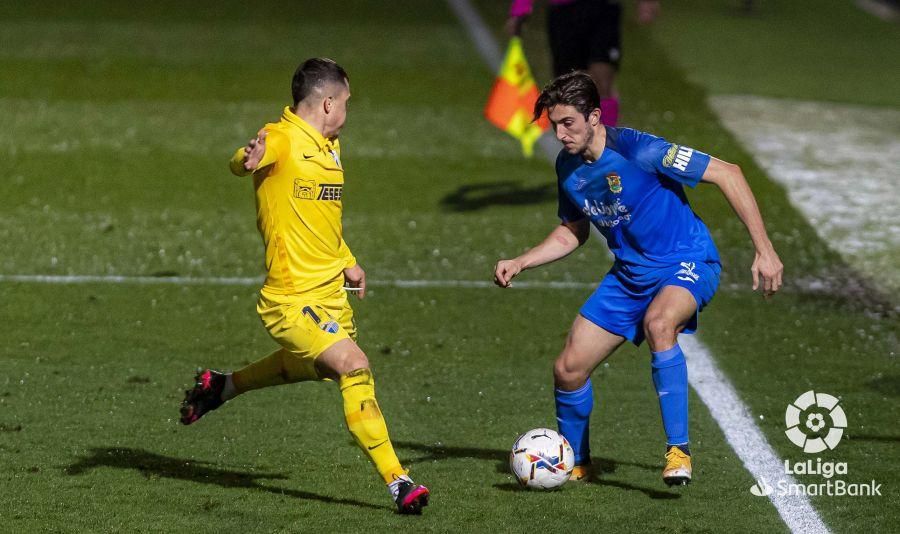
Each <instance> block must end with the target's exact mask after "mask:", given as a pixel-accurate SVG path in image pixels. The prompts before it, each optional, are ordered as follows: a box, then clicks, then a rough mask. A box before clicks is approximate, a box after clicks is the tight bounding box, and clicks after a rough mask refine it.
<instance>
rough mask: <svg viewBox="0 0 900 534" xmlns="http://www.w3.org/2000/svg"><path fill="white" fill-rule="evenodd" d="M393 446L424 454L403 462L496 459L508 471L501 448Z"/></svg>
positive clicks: (603, 467)
mask: <svg viewBox="0 0 900 534" xmlns="http://www.w3.org/2000/svg"><path fill="white" fill-rule="evenodd" d="M394 447H396V448H398V449H408V450H413V451H416V452H420V453H424V456H419V457H418V458H411V459H406V460H405V461H404V463H411V464H416V463H424V462H432V461H436V460H447V459H450V458H472V459H475V460H496V461H497V462H498V463H497V471H498V472H503V473H506V472H508V471H509V451H508V450H501V449H482V448H478V447H450V446H447V445H443V444H435V445H425V444H424V443H413V442H411V441H395V442H394ZM591 462H592V463H593V464H594V467H595V468H597V469H598V470H599V472H600V473H615V472H616V469H618V467H619V466H620V465H627V466H630V467H638V468H640V469H647V470H650V471H656V470H657V469H659V468H660V466H658V465H650V464H642V463H638V462H626V461H622V460H614V459H612V458H601V457H598V456H592V457H591Z"/></svg>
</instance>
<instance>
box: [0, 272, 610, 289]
mask: <svg viewBox="0 0 900 534" xmlns="http://www.w3.org/2000/svg"><path fill="white" fill-rule="evenodd" d="M0 282H20V283H34V284H60V285H72V284H134V285H181V286H252V287H258V286H262V284H263V279H262V278H258V277H228V276H210V277H202V276H120V275H44V274H0ZM366 285H367V286H368V287H399V288H454V287H458V288H462V289H487V288H492V287H495V286H494V283H493V282H491V281H489V280H369V281H367V282H366ZM511 287H515V288H520V289H594V288H596V287H597V284H596V283H589V282H554V281H549V282H541V281H534V282H527V281H517V282H514V283H513V285H512V286H511Z"/></svg>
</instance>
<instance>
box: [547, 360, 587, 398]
mask: <svg viewBox="0 0 900 534" xmlns="http://www.w3.org/2000/svg"><path fill="white" fill-rule="evenodd" d="M585 380H587V373H586V372H585V370H584V369H582V368H581V367H580V366H578V365H576V364H575V362H574V361H573V359H572V358H569V357H567V354H566V353H565V352H563V354H561V355H560V356H559V357H558V358H557V359H556V362H554V364H553V381H554V383H555V384H556V387H558V388H561V389H564V390H566V391H569V390H574V389H578V388H579V387H581V386H582V385H584V382H585Z"/></svg>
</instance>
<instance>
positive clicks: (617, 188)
mask: <svg viewBox="0 0 900 534" xmlns="http://www.w3.org/2000/svg"><path fill="white" fill-rule="evenodd" d="M606 183H608V184H609V190H610V191H611V192H612V193H613V194H616V195H618V194H619V193H621V192H622V178H621V177H620V176H619V175H618V174H616V173H614V172H611V173H609V174H607V175H606Z"/></svg>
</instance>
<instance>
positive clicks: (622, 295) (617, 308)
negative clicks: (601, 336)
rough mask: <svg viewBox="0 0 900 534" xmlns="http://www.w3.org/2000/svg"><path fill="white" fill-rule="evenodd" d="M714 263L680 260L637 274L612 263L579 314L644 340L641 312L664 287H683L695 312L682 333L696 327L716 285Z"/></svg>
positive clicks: (718, 267)
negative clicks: (674, 263) (695, 306)
mask: <svg viewBox="0 0 900 534" xmlns="http://www.w3.org/2000/svg"><path fill="white" fill-rule="evenodd" d="M721 272H722V266H721V265H719V264H718V263H702V262H682V263H681V264H678V265H673V266H671V267H663V268H661V269H651V270H646V271H643V272H640V273H635V272H633V271H631V272H629V271H628V270H627V269H625V268H622V267H620V266H618V264H616V265H613V268H612V269H610V271H609V273H607V275H606V276H605V277H604V278H603V281H602V282H600V287H598V288H597V289H596V291H594V294H593V295H591V296H590V297H589V298H588V299H587V301H586V302H585V303H584V305H583V306H582V307H581V311H580V313H581V315H582V316H583V317H584V318H585V319H587V320H588V321H590V322H592V323H594V324H595V325H597V326H599V327H600V328H603V329H604V330H607V331H609V332H612V333H613V334H617V335H620V336H622V337H624V338H626V339H628V340H630V341H631V342H632V343H634V344H635V345H640V344H641V342H642V341H644V326H643V321H644V314H645V313H647V308H648V307H650V302H651V301H653V298H654V297H656V295H657V294H658V293H659V292H660V290H661V289H662V288H663V287H665V286H679V287H683V288H685V289H687V290H688V291H690V292H691V295H693V296H694V300H695V301H697V311H696V313H694V317H693V318H691V320H690V321H688V324H687V326H686V327H685V329H684V332H685V333H687V334H691V333H693V332H695V331H696V330H697V316H698V315H699V313H700V311H701V310H702V309H703V308H704V307H705V306H706V305H707V304H709V301H710V300H712V298H713V295H715V293H716V289H718V287H719V273H721Z"/></svg>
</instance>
